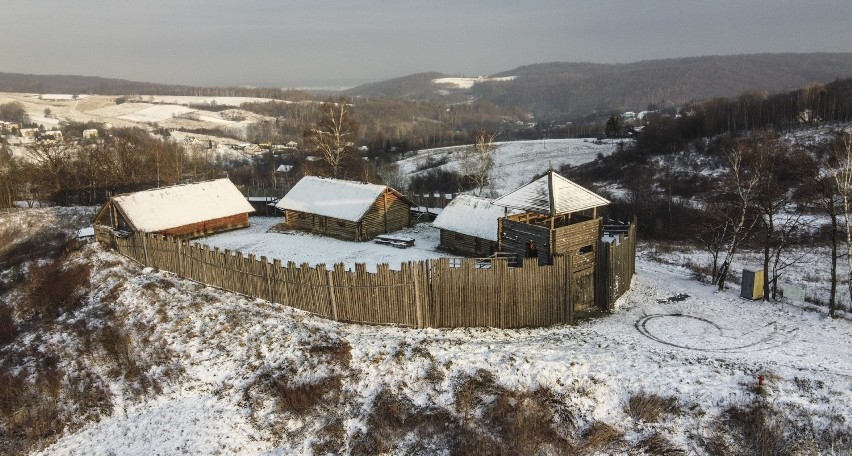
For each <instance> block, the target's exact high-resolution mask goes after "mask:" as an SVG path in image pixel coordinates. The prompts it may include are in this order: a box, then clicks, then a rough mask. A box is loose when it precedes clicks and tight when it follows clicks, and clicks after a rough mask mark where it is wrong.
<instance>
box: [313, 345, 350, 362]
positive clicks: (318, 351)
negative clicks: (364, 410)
mask: <svg viewBox="0 0 852 456" xmlns="http://www.w3.org/2000/svg"><path fill="white" fill-rule="evenodd" d="M308 353H310V354H311V355H316V356H322V357H324V358H325V360H326V362H329V363H331V364H334V365H337V366H339V367H347V366H349V362H350V361H352V346H351V345H350V344H349V342H347V341H345V340H331V341H327V342H325V343H321V344H315V345H312V346H311V347H310V349H308Z"/></svg>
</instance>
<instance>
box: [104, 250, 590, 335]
mask: <svg viewBox="0 0 852 456" xmlns="http://www.w3.org/2000/svg"><path fill="white" fill-rule="evenodd" d="M113 242H114V244H115V248H116V249H117V250H118V252H119V253H121V254H123V255H125V256H128V257H130V258H132V259H134V260H136V261H138V262H139V263H141V264H143V265H145V266H149V267H153V268H157V269H162V270H166V271H171V272H173V273H175V274H178V275H180V276H182V277H186V278H189V279H192V280H195V281H197V282H201V283H204V284H208V285H211V286H215V287H219V288H222V289H225V290H230V291H234V292H237V293H242V294H244V295H247V296H252V297H257V298H260V299H265V300H268V301H271V302H277V303H281V304H285V305H288V306H290V307H294V308H297V309H301V310H305V311H308V312H311V313H314V314H316V315H319V316H322V317H325V318H329V319H333V320H336V321H347V322H363V323H373V324H393V325H402V326H411V327H418V328H425V327H462V326H490V327H497V328H521V327H531V326H547V325H553V324H560V323H571V322H572V321H573V315H574V307H573V299H572V292H571V284H572V283H573V282H572V272H571V271H572V267H571V257H570V256H557V257H554V262H553V263H554V264H553V265H552V266H542V265H539V264H538V262H537V261H534V260H530V261H525V262H524V263H523V265H522V267H509V266H508V264H507V263H508V261H507V260H505V259H491V260H489V261H482V260H475V259H469V258H465V259H448V258H444V259H438V260H432V261H416V262H408V263H404V264H403V265H402V267H401V269H400V270H399V271H396V270H391V269H390V268H389V267H388V265H387V264H380V265H378V266H377V270H376V272H374V273H373V272H367V270H366V267H365V266H364V265H363V264H357V265H356V266H355V269H354V271H352V270H347V269H346V268H345V267H344V265H342V264H336V265H334V266H333V267H332V268H331V269H329V268H327V267H326V265H324V264H319V265H317V266H315V267H311V266H309V265H307V264H301V265H296V264H295V263H293V262H289V263H287V264H286V265H283V264H282V263H281V262H280V261H279V260H275V261H273V262H270V261H268V260H267V258H265V257H261V258H257V257H256V256H254V255H251V254H250V255H247V256H246V255H243V253H242V252H234V251H230V250H220V249H218V248H210V247H208V246H204V245H199V244H193V243H189V242H186V241H181V240H178V239H174V238H170V237H165V236H159V235H151V234H141V233H140V234H137V235H134V236H130V237H125V238H121V237H116V236H113Z"/></svg>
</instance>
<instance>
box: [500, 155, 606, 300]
mask: <svg viewBox="0 0 852 456" xmlns="http://www.w3.org/2000/svg"><path fill="white" fill-rule="evenodd" d="M494 204H495V205H498V206H503V207H506V208H512V209H517V210H520V211H521V213H520V214H516V215H507V216H505V217H503V218H501V219H499V222H498V249H499V251H500V252H503V253H509V254H513V255H515V256H516V257H518V258H530V257H531V256H533V255H534V256H535V257H536V258H537V259H538V262H539V264H551V262H552V258H553V256H554V255H557V254H560V255H570V256H571V259H572V264H573V268H572V273H573V276H574V282H575V283H574V285H575V286H573V287H572V288H573V289H574V290H575V294H574V298H575V299H574V303H575V309H576V310H583V309H584V308H587V307H591V306H592V305H594V299H595V293H594V284H595V277H594V273H595V262H596V260H597V257H596V255H597V250H598V242H599V240H600V239H601V230H602V226H603V224H602V221H601V217H599V214H598V208H602V207H605V206H607V205H608V204H609V200H607V199H605V198H603V197H601V196H599V195H596V194H595V193H593V192H591V191H589V190H587V189H585V188H583V187H582V186H580V185H578V184H576V183H574V182H571V181H570V180H568V179H566V178H564V177H562V176H560V175H559V174H557V173H556V172H554V171H548V173H547V174H545V175H544V176H542V177H540V178H539V179H536V180H534V181H533V182H531V183H529V184H527V185H524V186H523V187H520V188H518V189H517V190H515V191H513V192H511V193H509V194H507V195H505V196H503V197H501V198H498V199H497V200H495V201H494ZM531 245H535V247H536V248H535V249H534V250H535V251H534V252H531V251H530V250H531V249H530V246H531Z"/></svg>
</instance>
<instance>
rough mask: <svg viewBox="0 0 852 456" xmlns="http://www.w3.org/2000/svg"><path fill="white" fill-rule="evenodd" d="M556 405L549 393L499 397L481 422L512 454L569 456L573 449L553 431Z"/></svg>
mask: <svg viewBox="0 0 852 456" xmlns="http://www.w3.org/2000/svg"><path fill="white" fill-rule="evenodd" d="M555 403H557V400H556V399H555V397H554V395H553V393H551V392H550V391H549V390H545V389H540V390H537V391H535V392H529V391H511V392H507V393H505V394H501V395H500V396H498V397H497V398H496V399H495V400H494V402H492V403H491V405H490V406H489V407H488V410H487V411H486V413H485V414H484V415H483V417H482V419H483V421H485V422H488V423H489V424H490V426H489V427H492V428H493V429H494V431H495V434H496V435H498V436H500V437H502V440H503V442H505V444H506V445H507V446H508V447H509V450H510V452H511V453H512V454H542V453H547V454H552V453H557V454H570V453H572V452H573V451H574V448H573V445H572V444H571V442H569V441H568V440H567V439H566V438H564V437H563V436H562V435H560V434H559V433H558V432H557V431H556V429H555V428H554V421H555V416H556V414H555V413H554V408H555V407H554V406H555ZM560 424H561V425H562V426H564V423H560Z"/></svg>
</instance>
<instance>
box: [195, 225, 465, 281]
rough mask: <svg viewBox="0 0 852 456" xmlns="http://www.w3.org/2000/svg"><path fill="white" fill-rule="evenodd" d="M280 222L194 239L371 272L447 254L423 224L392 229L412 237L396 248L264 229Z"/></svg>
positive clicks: (436, 235) (298, 261)
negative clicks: (379, 266) (358, 266)
mask: <svg viewBox="0 0 852 456" xmlns="http://www.w3.org/2000/svg"><path fill="white" fill-rule="evenodd" d="M283 222H284V219H283V218H280V217H251V226H250V227H249V228H247V229H243V230H237V231H231V232H227V233H222V234H217V235H214V236H209V237H206V238H203V239H199V240H197V241H196V242H198V243H200V244H207V245H210V246H213V247H219V248H220V249H222V250H224V249H231V250H239V251H241V252H243V254H248V253H253V254H255V255H257V256H258V258H259V257H261V256H265V257H267V258H268V259H269V260H270V261H271V260H273V259H280V260H281V261H282V262H283V263H284V264H286V263H287V261H293V262H294V263H296V264H302V263H308V264H309V265H311V266H316V265H317V264H320V263H325V264H326V266H328V267H329V268H330V267H331V266H332V265H333V264H335V263H343V264H344V265H345V266H346V267H347V268H349V269H353V268H354V267H355V263H364V264H366V265H367V270H368V271H373V272H375V271H376V265H377V264H379V263H387V264H388V265H389V266H390V268H391V269H395V270H399V269H400V265H401V264H402V263H404V262H406V261H417V260H424V259H428V258H441V257H446V256H449V255H447V254H446V253H443V252H438V251H437V250H436V248H437V247H438V244H439V243H440V241H441V239H440V232H439V231H438V229H437V228H433V227H432V226H431V225H429V224H425V223H422V224H419V225H417V226H415V227H413V228H407V229H404V230H401V231H396V232H394V233H393V234H394V236H403V237H409V238H412V239H414V247H410V248H407V249H399V248H396V247H391V246H389V245H380V244H375V243H373V242H351V241H341V240H337V239H332V238H329V237H324V236H318V235H315V234H309V233H304V232H301V231H285V232H279V233H274V232H273V233H270V232H268V231H269V229H270V228H272V227H273V226H275V225H277V224H280V223H283Z"/></svg>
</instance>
